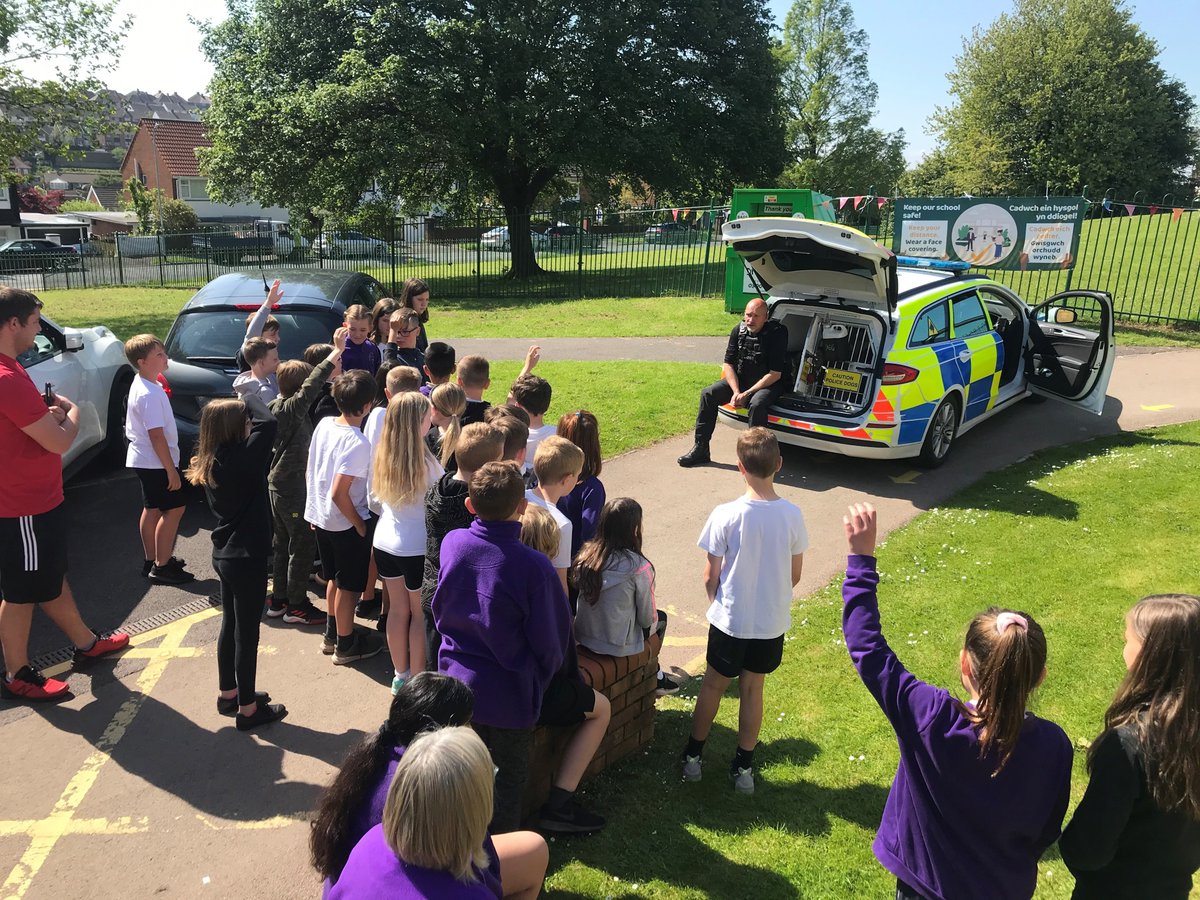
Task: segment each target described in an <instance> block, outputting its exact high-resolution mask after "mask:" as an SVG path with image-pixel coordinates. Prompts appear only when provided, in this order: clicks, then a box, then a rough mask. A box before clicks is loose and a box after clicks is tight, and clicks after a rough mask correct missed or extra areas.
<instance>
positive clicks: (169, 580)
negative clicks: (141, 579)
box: [146, 563, 196, 584]
mask: <svg viewBox="0 0 1200 900" xmlns="http://www.w3.org/2000/svg"><path fill="white" fill-rule="evenodd" d="M146 577H147V578H149V579H150V581H151V583H152V584H187V583H188V582H190V581H195V580H196V576H195V575H193V574H192V573H191V572H188V571H186V570H185V569H177V568H175V567H174V566H172V565H171V564H170V563H167V564H166V565H165V566H159V565H154V566H151V567H150V574H149V575H147V576H146Z"/></svg>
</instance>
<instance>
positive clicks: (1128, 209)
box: [1125, 203, 1137, 216]
mask: <svg viewBox="0 0 1200 900" xmlns="http://www.w3.org/2000/svg"><path fill="white" fill-rule="evenodd" d="M1135 209H1137V207H1136V206H1134V205H1133V204H1132V203H1126V204H1125V212H1127V213H1129V215H1131V216H1132V215H1133V211H1134V210H1135Z"/></svg>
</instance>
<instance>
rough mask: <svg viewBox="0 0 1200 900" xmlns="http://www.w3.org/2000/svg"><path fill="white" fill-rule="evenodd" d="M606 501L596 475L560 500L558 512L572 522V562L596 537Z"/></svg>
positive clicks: (601, 484)
mask: <svg viewBox="0 0 1200 900" xmlns="http://www.w3.org/2000/svg"><path fill="white" fill-rule="evenodd" d="M604 500H605V494H604V484H603V482H601V481H600V479H599V478H597V477H596V476H595V475H593V476H592V477H591V478H588V479H586V480H585V481H581V482H579V484H577V485H575V487H574V489H573V490H572V491H571V493H569V494H567V495H566V496H565V497H559V498H558V511H559V512H560V513H562V514H563V515H564V516H566V517H567V518H568V519H570V520H571V560H572V561H574V559H575V557H576V556H578V555H579V548H580V547H582V546H583V545H584V544H586V543H587V542H588V541H590V540H591V539H592V538H594V537H595V536H596V526H597V525H598V524H599V522H600V511H601V510H602V509H604Z"/></svg>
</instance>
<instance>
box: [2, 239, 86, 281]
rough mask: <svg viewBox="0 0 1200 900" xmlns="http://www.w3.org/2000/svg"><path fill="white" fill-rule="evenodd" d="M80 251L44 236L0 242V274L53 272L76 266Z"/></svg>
mask: <svg viewBox="0 0 1200 900" xmlns="http://www.w3.org/2000/svg"><path fill="white" fill-rule="evenodd" d="M78 260H79V253H78V252H77V251H76V250H75V248H74V247H70V246H67V247H64V246H62V245H60V244H56V243H54V241H47V240H44V239H42V238H21V239H20V240H16V241H5V242H4V243H3V244H0V275H6V274H9V273H16V272H53V271H57V270H61V269H69V268H74V267H75V265H76V263H77V262H78Z"/></svg>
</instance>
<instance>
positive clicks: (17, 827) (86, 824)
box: [0, 816, 150, 838]
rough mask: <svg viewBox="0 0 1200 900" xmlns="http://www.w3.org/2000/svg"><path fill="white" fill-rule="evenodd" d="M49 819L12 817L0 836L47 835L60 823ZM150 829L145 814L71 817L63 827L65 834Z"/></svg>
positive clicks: (111, 832)
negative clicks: (96, 817)
mask: <svg viewBox="0 0 1200 900" xmlns="http://www.w3.org/2000/svg"><path fill="white" fill-rule="evenodd" d="M47 822H48V820H47V819H11V820H9V821H7V822H0V837H14V836H17V835H22V834H24V835H28V836H29V837H31V838H36V837H45V836H46V835H48V834H50V833H51V832H52V831H53V830H55V829H57V828H58V827H60V826H58V825H55V824H47ZM149 830H150V820H149V819H148V818H146V817H145V816H140V817H138V818H136V819H135V818H134V817H133V816H121V817H120V818H119V819H71V821H69V822H67V823H66V827H65V828H64V829H63V833H64V834H141V833H142V832H145V831H149Z"/></svg>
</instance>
